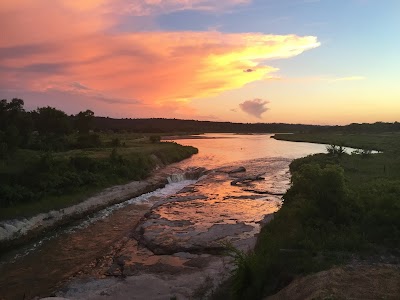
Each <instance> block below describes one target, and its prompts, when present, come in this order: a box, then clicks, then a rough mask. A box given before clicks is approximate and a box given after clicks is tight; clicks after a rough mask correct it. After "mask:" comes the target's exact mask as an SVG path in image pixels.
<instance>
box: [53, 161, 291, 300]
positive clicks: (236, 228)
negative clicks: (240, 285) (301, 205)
mask: <svg viewBox="0 0 400 300" xmlns="http://www.w3.org/2000/svg"><path fill="white" fill-rule="evenodd" d="M288 164H289V160H286V159H268V160H263V161H260V160H253V161H249V162H247V163H246V164H245V165H244V169H241V170H239V169H238V168H237V167H238V166H232V167H226V168H221V169H217V170H214V171H213V172H210V173H209V174H208V175H207V176H206V177H204V178H202V179H201V180H199V181H198V182H197V183H195V184H193V185H190V186H187V187H186V188H184V189H182V190H181V191H179V192H178V193H177V194H175V195H172V196H170V197H166V198H163V199H160V200H159V201H157V202H156V203H154V205H153V206H152V207H151V208H150V210H148V211H147V212H146V213H145V214H144V216H143V217H141V219H140V220H139V221H138V222H137V224H136V225H135V226H132V228H131V230H130V231H129V233H127V234H126V236H124V237H122V238H121V239H119V240H117V241H115V242H114V243H113V247H112V248H111V249H110V251H108V252H107V253H106V254H105V255H103V256H102V257H101V258H97V259H96V260H95V261H93V262H91V263H90V264H88V265H87V266H86V267H85V268H83V269H82V270H81V271H80V272H79V274H77V275H75V276H74V277H73V279H72V280H70V281H69V282H68V283H67V284H65V285H64V286H63V287H62V288H60V289H59V290H58V292H56V293H55V295H57V296H60V297H65V298H68V299H174V297H175V299H202V298H204V297H206V296H207V295H210V294H211V293H212V292H213V290H214V289H215V288H216V287H217V286H218V285H219V284H220V283H221V282H222V281H223V280H224V279H225V278H227V276H229V275H230V272H231V270H232V269H233V268H234V265H233V259H232V257H230V256H229V255H226V251H225V250H226V247H227V245H230V246H234V247H236V248H238V249H241V250H242V251H248V250H251V249H252V248H253V247H254V245H255V241H256V238H257V234H258V232H259V231H260V228H261V226H262V225H264V224H266V223H268V221H269V220H271V219H272V218H273V213H274V212H275V211H277V210H278V209H279V208H280V205H281V197H280V196H279V195H281V194H282V193H284V191H285V190H286V189H287V187H288V184H289V174H288V170H287V167H288ZM261 166H264V167H261ZM263 168H264V169H263ZM232 171H234V172H232ZM260 171H261V172H260ZM260 173H265V174H263V176H258V177H261V178H259V179H258V180H256V181H251V180H250V181H243V182H239V183H238V184H232V182H234V181H236V180H237V179H240V178H247V177H250V178H252V177H254V176H255V175H260Z"/></svg>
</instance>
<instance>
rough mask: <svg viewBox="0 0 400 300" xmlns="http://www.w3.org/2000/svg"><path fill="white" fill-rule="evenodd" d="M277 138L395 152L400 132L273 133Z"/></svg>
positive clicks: (399, 141) (398, 144)
mask: <svg viewBox="0 0 400 300" xmlns="http://www.w3.org/2000/svg"><path fill="white" fill-rule="evenodd" d="M274 138H275V139H277V140H284V141H292V142H309V143H318V144H335V145H342V146H347V147H351V148H357V149H369V150H378V151H384V152H387V151H389V152H396V153H398V151H399V150H400V132H387V133H362V134H350V133H294V134H282V133H279V134H275V135H274Z"/></svg>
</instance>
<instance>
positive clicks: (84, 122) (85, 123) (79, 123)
mask: <svg viewBox="0 0 400 300" xmlns="http://www.w3.org/2000/svg"><path fill="white" fill-rule="evenodd" d="M75 118H76V119H75V128H76V129H77V130H78V131H79V133H81V134H87V133H89V130H90V129H92V127H93V119H94V112H93V111H91V110H89V109H88V110H86V111H81V112H80V113H78V114H77V115H76V116H75Z"/></svg>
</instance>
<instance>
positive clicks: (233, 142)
mask: <svg viewBox="0 0 400 300" xmlns="http://www.w3.org/2000/svg"><path fill="white" fill-rule="evenodd" d="M271 136H272V134H248V135H239V134H233V133H231V134H226V133H214V134H204V135H201V136H199V137H200V138H195V139H177V140H174V141H175V142H177V143H179V144H182V145H190V146H193V147H196V148H198V149H199V153H198V154H196V155H194V156H193V157H192V158H190V159H187V160H185V161H183V162H181V163H179V164H178V165H179V166H181V167H183V168H184V167H187V166H202V167H205V168H207V169H212V168H217V167H220V166H222V165H227V164H232V163H235V164H238V163H239V162H240V161H245V160H251V159H257V158H267V157H268V158H271V157H282V158H290V159H295V158H299V157H303V156H306V155H310V154H315V153H323V152H326V146H325V145H321V144H312V143H293V142H286V141H279V140H275V139H273V138H271Z"/></svg>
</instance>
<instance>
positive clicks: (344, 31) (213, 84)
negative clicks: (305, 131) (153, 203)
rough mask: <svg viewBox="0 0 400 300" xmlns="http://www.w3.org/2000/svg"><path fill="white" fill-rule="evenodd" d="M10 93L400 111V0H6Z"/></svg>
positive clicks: (304, 113)
mask: <svg viewBox="0 0 400 300" xmlns="http://www.w3.org/2000/svg"><path fill="white" fill-rule="evenodd" d="M0 25H1V28H2V30H1V31H2V32H1V34H0V98H1V99H9V100H10V99H12V98H14V97H17V98H21V99H23V100H24V101H25V107H26V109H28V110H33V109H36V108H37V107H42V106H52V107H56V108H58V109H62V110H64V111H65V112H67V113H68V114H76V113H78V112H79V111H82V110H86V109H91V110H92V111H94V112H95V114H96V115H100V116H109V117H115V118H148V117H163V118H180V119H197V120H210V121H231V122H246V123H247V122H249V123H258V122H268V123H270V122H285V123H307V124H324V125H325V124H349V123H353V122H357V123H363V122H377V121H383V122H394V121H400V84H399V83H400V56H399V53H400V38H399V30H400V1H398V0H380V1H378V0H279V1H278V0H218V1H216V0H79V1H78V0H2V1H1V3H0Z"/></svg>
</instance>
